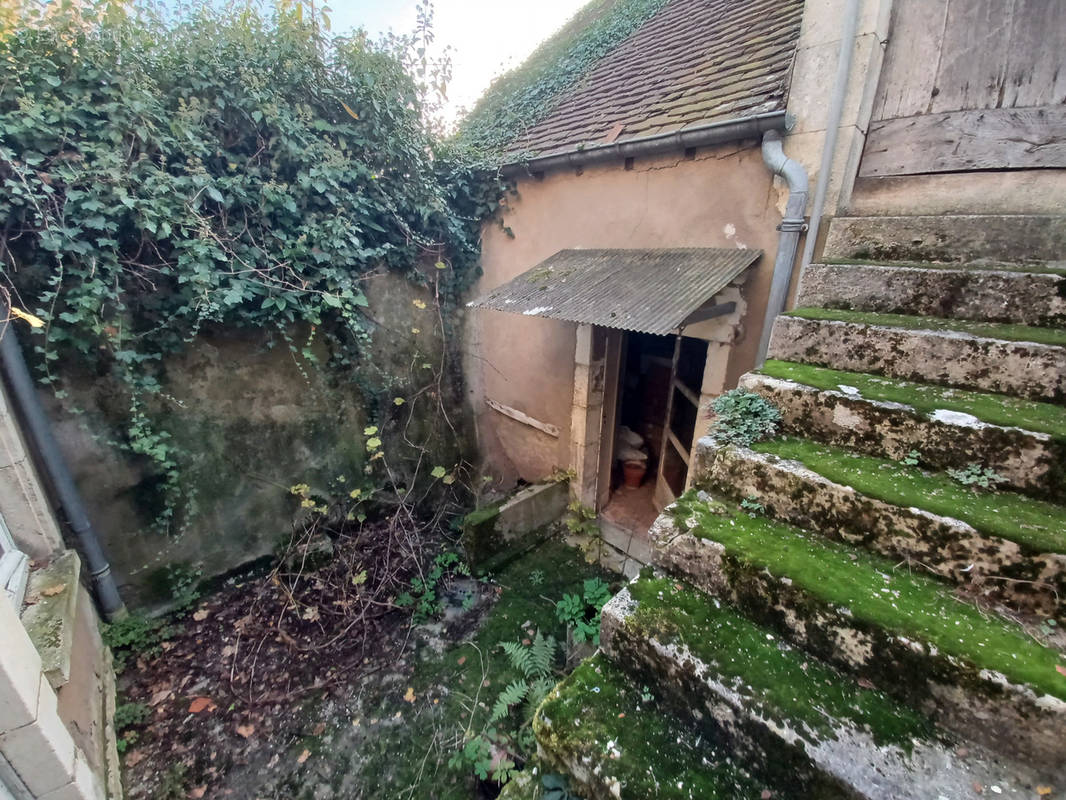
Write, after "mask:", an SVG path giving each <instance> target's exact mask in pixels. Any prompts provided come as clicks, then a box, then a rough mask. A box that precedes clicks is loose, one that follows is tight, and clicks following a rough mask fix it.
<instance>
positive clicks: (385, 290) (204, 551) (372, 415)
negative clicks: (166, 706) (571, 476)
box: [42, 274, 442, 606]
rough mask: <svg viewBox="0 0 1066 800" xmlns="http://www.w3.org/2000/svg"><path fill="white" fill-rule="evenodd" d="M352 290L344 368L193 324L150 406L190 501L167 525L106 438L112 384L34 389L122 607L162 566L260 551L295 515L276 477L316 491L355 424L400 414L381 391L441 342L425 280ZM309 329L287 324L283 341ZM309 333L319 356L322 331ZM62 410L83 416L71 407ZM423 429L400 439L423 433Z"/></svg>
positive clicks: (398, 385) (158, 586)
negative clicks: (64, 391) (59, 397)
mask: <svg viewBox="0 0 1066 800" xmlns="http://www.w3.org/2000/svg"><path fill="white" fill-rule="evenodd" d="M365 291H366V294H367V296H368V299H369V301H370V306H369V308H368V309H367V314H368V315H369V317H370V318H371V319H372V320H373V322H372V324H371V334H370V341H369V342H368V346H367V355H366V357H365V358H364V359H363V360H362V361H360V362H359V363H357V364H354V365H353V366H352V367H351V368H345V369H326V368H316V367H315V366H314V365H312V364H310V363H309V362H307V361H306V360H305V359H304V358H302V357H300V356H298V355H295V354H294V353H293V352H292V351H291V350H290V348H289V347H288V345H286V344H285V342H283V341H281V340H280V338H279V337H278V336H277V335H276V334H274V335H271V333H270V332H268V331H260V330H227V331H217V330H216V331H212V332H209V333H204V334H203V335H201V336H200V337H199V338H198V339H197V340H196V341H195V342H193V343H192V344H190V345H189V346H188V348H187V350H186V351H185V353H184V354H182V355H180V356H176V357H173V358H171V359H170V360H169V361H168V362H167V363H166V364H165V374H164V377H163V380H162V383H163V387H164V394H163V396H162V399H160V400H159V402H158V403H157V405H156V406H155V408H154V409H153V412H152V413H153V417H154V418H156V419H157V420H158V421H159V423H160V424H161V426H162V427H164V428H165V429H166V430H167V431H168V432H170V433H171V434H172V435H173V437H174V443H175V444H176V445H177V446H178V447H179V448H180V449H181V450H182V451H184V452H185V453H186V454H187V455H188V458H187V459H186V467H185V477H184V481H185V483H186V485H188V486H189V487H190V488H191V489H192V490H193V499H194V503H195V513H193V514H192V515H191V517H190V518H189V519H188V520H186V521H185V522H186V524H185V525H184V529H183V530H179V531H177V532H171V533H170V534H167V533H162V532H159V531H157V530H153V522H154V519H155V514H157V512H158V508H159V501H158V495H157V493H156V492H155V491H154V486H155V481H156V478H155V477H154V475H153V472H152V470H151V465H150V464H149V463H148V462H147V461H146V460H144V459H141V458H139V457H137V456H134V455H131V454H129V453H127V452H124V451H122V450H121V449H119V448H118V447H116V446H114V445H113V444H109V440H112V438H113V430H114V425H115V422H116V421H117V420H119V419H120V418H121V415H122V414H123V413H124V411H125V405H124V402H125V401H124V399H123V397H122V396H121V394H120V391H119V389H118V387H117V386H116V384H115V383H114V381H113V380H111V379H110V378H106V377H104V378H100V377H87V376H82V377H80V378H77V379H76V380H75V381H74V382H73V383H74V386H73V389H72V391H71V396H70V398H69V399H67V400H64V402H63V407H62V408H61V407H60V406H59V404H58V403H57V402H56V401H55V400H54V399H52V398H51V397H50V396H47V393H46V392H42V397H44V399H45V401H46V402H47V403H48V405H49V410H50V412H51V416H52V418H53V419H54V420H55V421H56V433H57V438H58V439H59V441H60V446H61V448H62V449H63V451H64V454H65V456H66V458H67V460H68V463H69V464H70V466H71V469H72V471H73V473H74V476H75V479H76V481H77V483H78V486H79V488H80V489H81V492H82V494H83V496H84V498H85V501H86V504H87V506H88V508H89V512H90V515H91V517H92V519H93V522H94V523H95V525H96V527H97V528H98V530H99V531H100V535H101V537H102V539H103V542H104V545H105V548H106V550H107V552H108V555H109V557H110V559H111V561H112V566H113V570H114V572H115V574H116V576H117V579H118V581H119V585H120V589H121V591H122V594H123V597H124V598H125V599H126V601H127V603H129V604H131V605H132V606H138V605H142V604H151V605H157V604H165V603H166V602H167V600H168V599H169V589H170V587H169V586H168V585H167V578H166V571H167V568H169V567H171V566H173V565H182V566H183V567H189V568H192V569H193V570H199V571H201V572H202V574H203V576H204V577H205V578H206V577H211V576H215V575H219V574H223V573H225V572H227V571H228V570H232V569H234V568H236V567H239V566H241V565H243V564H246V563H248V562H251V561H253V560H255V559H257V558H260V557H263V556H267V555H269V554H270V553H271V552H272V551H273V549H274V547H275V545H276V544H277V543H278V542H279V541H281V540H282V539H283V537H285V536H287V534H288V533H289V532H290V531H291V527H292V522H293V519H294V514H296V513H297V508H298V503H297V501H296V499H295V498H294V497H293V496H292V495H291V494H290V492H289V487H290V486H292V485H294V484H297V483H306V484H309V485H310V486H311V487H312V488H313V489H318V490H323V491H325V490H327V487H328V483H329V482H330V481H331V480H333V479H335V478H337V477H339V476H345V477H346V478H347V479H348V480H349V481H352V480H353V479H357V478H359V477H360V476H361V475H362V470H363V467H364V462H365V455H366V444H365V440H366V438H367V437H365V436H364V435H363V428H364V427H365V426H366V425H368V424H375V425H382V423H383V422H384V421H385V420H387V419H391V418H394V417H398V416H399V415H400V414H402V413H406V409H402V408H401V407H398V406H396V405H394V404H393V399H394V398H395V397H406V396H410V394H411V393H412V392H413V391H415V390H416V389H418V388H421V387H422V386H423V385H425V384H426V383H427V382H428V381H430V380H431V375H432V373H433V371H434V370H436V369H437V368H439V365H440V362H441V342H442V339H441V335H440V325H439V322H438V315H437V310H436V308H435V306H434V304H433V298H432V296H431V294H430V292H429V291H428V290H426V289H423V288H418V287H416V286H415V285H414V284H413V283H412V282H410V281H408V280H407V279H405V278H403V277H400V276H397V275H392V274H386V275H379V276H375V277H372V278H370V279H368V281H367V283H366V285H365ZM416 300H418V301H420V302H421V303H425V307H424V308H419V306H417V305H415V303H414V301H416ZM415 330H417V331H418V333H414V332H413V331H415ZM310 333H311V332H310V331H309V330H306V329H304V330H299V331H293V332H292V335H293V338H294V341H295V342H296V343H297V349H302V348H303V346H304V345H305V344H306V342H307V341H308V337H309V334H310ZM311 342H312V344H311V347H312V350H313V352H314V353H315V355H316V356H317V358H318V359H319V360H320V362H325V361H326V359H327V357H328V348H327V347H326V345H325V343H324V342H323V341H322V337H321V336H319V335H316V336H315V337H314V338H313V339H311ZM271 345H273V346H271ZM425 363H430V364H431V365H432V368H431V369H426V368H424V367H423V366H422V365H423V364H425ZM72 407H81V408H83V409H84V410H85V413H83V414H80V415H75V414H71V413H70V411H69V409H70V408H72ZM382 427H385V426H384V425H383V426H382ZM433 433H434V432H433V431H431V430H423V429H417V430H415V431H409V436H411V437H413V438H414V440H416V441H418V440H421V441H426V440H427V439H428V438H431V437H432V436H433ZM386 442H387V444H388V440H386Z"/></svg>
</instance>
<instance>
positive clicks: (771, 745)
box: [534, 263, 1066, 800]
mask: <svg viewBox="0 0 1066 800" xmlns="http://www.w3.org/2000/svg"><path fill="white" fill-rule="evenodd" d="M796 305H797V308H796V309H795V310H794V311H792V312H790V313H788V314H785V315H782V316H781V317H779V318H778V320H777V321H776V323H775V328H774V335H773V340H772V342H771V348H770V360H768V361H767V363H766V364H765V366H764V367H763V368H762V369H761V370H760V371H758V372H755V373H751V374H748V375H746V376H745V377H744V378H743V379H742V381H741V386H742V387H744V388H746V389H748V390H750V391H753V392H756V393H758V394H760V395H762V396H764V397H765V398H767V399H768V400H770V401H771V402H773V403H774V405H776V406H777V408H778V409H779V410H780V412H781V415H782V424H781V429H780V431H779V434H778V435H777V436H776V437H775V438H773V439H771V440H768V441H763V442H758V443H754V444H753V445H752V446H751V447H747V448H745V447H737V446H726V445H721V444H719V443H717V442H715V441H714V440H712V439H704V440H703V441H701V442H700V444H699V451H698V458H697V459H696V461H695V462H694V467H693V470H694V471H693V475H694V478H693V484H694V485H693V489H692V490H690V491H689V492H687V493H686V494H685V495H684V496H682V498H680V499H679V500H678V502H677V503H675V504H674V505H673V506H671V507H670V508H668V509H667V510H666V511H665V512H664V513H663V514H662V515H661V516H660V517H659V518H658V520H657V521H656V523H655V525H654V526H653V528H652V530H651V534H650V536H651V542H652V562H653V564H654V569H652V568H648V569H645V570H644V571H643V572H642V573H641V575H640V576H638V577H637V578H636V579H635V580H634V581H633V582H631V583H630V584H629V585H628V586H627V588H626V589H624V590H623V591H622V592H620V593H619V594H618V595H617V596H616V597H615V598H614V599H612V600H611V602H610V603H609V604H608V605H607V606H606V607H605V608H604V611H603V624H602V631H601V642H602V646H601V652H599V653H598V654H597V655H596V656H594V657H593V658H592V659H590V660H588V661H586V662H585V663H583V664H582V665H581V666H579V668H578V669H577V670H576V671H575V672H574V673H573V674H572V675H571V676H570V677H569V678H568V679H567V680H566V681H564V682H563V683H562V684H560V685H559V686H558V687H556V689H555V690H554V691H553V692H552V694H551V695H550V696H549V697H548V698H547V700H546V701H545V702H544V704H543V705H542V706H541V708H540V709H539V711H538V713H537V717H536V719H535V721H534V731H535V733H536V736H537V740H538V742H539V744H540V748H541V752H542V755H543V757H544V760H545V761H546V763H547V764H548V765H549V766H553V767H554V768H556V769H559V770H560V771H563V772H566V773H568V774H569V775H570V776H571V779H572V782H573V784H574V786H575V791H576V792H577V793H578V794H580V795H581V796H582V797H584V798H586V800H594V799H595V798H652V797H655V798H845V797H846V798H871V799H872V798H878V799H879V800H890V799H892V800H896V799H897V798H915V800H917V799H918V798H928V799H929V800H961V799H962V798H975V797H979V796H1008V797H1019V798H1020V797H1026V798H1040V797H1057V796H1059V797H1061V796H1066V656H1064V655H1063V653H1064V652H1066V636H1064V635H1063V632H1062V631H1061V630H1060V628H1061V627H1063V626H1064V625H1066V610H1064V608H1066V271H1063V272H1059V271H1056V270H1055V269H1053V268H1049V267H1027V268H1025V269H1022V268H1010V267H1001V266H997V267H995V268H989V267H983V266H977V265H966V266H952V267H945V266H944V265H942V264H932V263H930V264H912V265H906V266H902V265H893V264H871V263H854V264H821V265H812V266H811V267H810V268H809V269H808V271H807V272H806V274H805V277H804V281H803V285H802V287H801V289H800V294H799V297H798V298H797V303H796ZM952 472H954V475H952V474H951V473H952ZM975 484H976V485H975ZM979 484H989V488H987V489H986V488H982V487H981V486H980V485H979Z"/></svg>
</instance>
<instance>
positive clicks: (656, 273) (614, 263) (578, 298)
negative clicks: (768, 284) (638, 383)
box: [467, 247, 762, 334]
mask: <svg viewBox="0 0 1066 800" xmlns="http://www.w3.org/2000/svg"><path fill="white" fill-rule="evenodd" d="M761 255H762V251H761V250H740V249H724V248H709V247H685V248H670V249H659V250H560V251H559V252H558V253H556V254H555V255H553V256H552V257H551V258H549V259H547V260H545V261H542V262H541V263H540V264H537V266H535V267H533V268H532V269H530V270H527V271H526V272H523V273H522V274H521V275H519V276H518V277H516V278H514V279H512V280H510V281H508V282H507V283H505V284H503V285H502V286H498V287H497V288H495V289H493V290H492V291H490V292H488V293H486V294H484V295H482V296H481V297H479V298H477V299H476V300H473V301H471V302H469V303H467V306H469V307H471V308H491V309H494V310H496V311H508V312H511V313H513V314H524V315H526V316H536V317H549V318H551V319H562V320H567V321H569V322H579V323H586V324H590V325H603V326H605V327H608V328H621V329H622V330H627V331H640V332H641V333H656V334H666V333H671V332H673V331H676V330H677V329H678V327H679V326H680V325H681V323H682V322H684V321H685V319H687V318H688V316H689V315H690V314H692V312H693V311H695V310H696V309H698V308H699V307H700V306H702V305H703V304H704V303H706V302H707V301H708V300H710V299H711V298H712V297H713V296H714V295H715V294H717V293H718V292H720V291H721V290H722V289H724V288H725V287H726V286H728V285H729V283H730V282H731V281H732V280H733V279H734V278H736V277H737V276H738V275H740V273H741V272H743V271H744V270H745V269H747V268H748V267H750V266H751V265H752V264H754V263H755V261H756V260H757V259H758V258H759V256H761Z"/></svg>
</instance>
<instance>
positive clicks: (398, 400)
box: [392, 397, 407, 406]
mask: <svg viewBox="0 0 1066 800" xmlns="http://www.w3.org/2000/svg"><path fill="white" fill-rule="evenodd" d="M406 402H407V401H406V400H404V399H403V398H402V397H394V398H392V404H393V405H396V406H402V405H403V404H404V403H406Z"/></svg>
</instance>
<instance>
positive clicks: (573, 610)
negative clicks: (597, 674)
mask: <svg viewBox="0 0 1066 800" xmlns="http://www.w3.org/2000/svg"><path fill="white" fill-rule="evenodd" d="M610 599H611V587H610V586H608V585H607V583H606V582H605V581H603V580H601V579H600V578H588V579H587V580H586V581H585V583H584V585H583V586H582V592H581V594H580V595H577V594H564V595H563V599H562V600H560V601H559V602H558V603H556V604H555V616H556V617H558V619H559V621H560V622H562V623H564V624H565V625H566V626H567V628H568V629H570V631H571V632H572V635H573V637H574V641H575V642H592V643H593V644H594V645H595V646H596V647H599V646H600V611H601V610H602V609H603V607H604V606H605V605H606V604H607V601H608V600H610Z"/></svg>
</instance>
